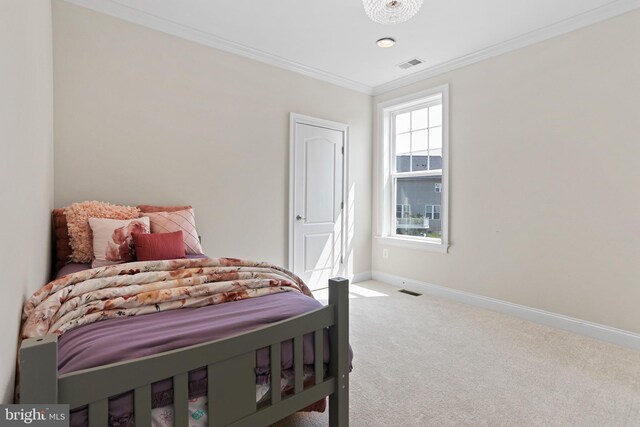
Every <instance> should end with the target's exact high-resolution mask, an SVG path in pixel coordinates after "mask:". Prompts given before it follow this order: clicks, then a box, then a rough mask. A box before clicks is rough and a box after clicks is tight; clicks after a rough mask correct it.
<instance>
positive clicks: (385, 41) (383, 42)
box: [376, 37, 396, 47]
mask: <svg viewBox="0 0 640 427" xmlns="http://www.w3.org/2000/svg"><path fill="white" fill-rule="evenodd" d="M376 44H377V45H378V46H379V47H391V46H393V45H394V44H396V41H395V40H394V39H392V38H391V37H384V38H381V39H380V40H378V41H377V42H376Z"/></svg>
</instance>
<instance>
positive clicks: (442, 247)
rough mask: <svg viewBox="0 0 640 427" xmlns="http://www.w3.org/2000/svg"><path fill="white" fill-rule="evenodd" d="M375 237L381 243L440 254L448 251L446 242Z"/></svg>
mask: <svg viewBox="0 0 640 427" xmlns="http://www.w3.org/2000/svg"><path fill="white" fill-rule="evenodd" d="M375 239H376V240H377V242H378V243H379V244H381V245H389V246H399V247H401V248H408V249H417V250H420V251H427V252H438V253H442V254H446V253H448V252H449V245H448V244H446V243H436V242H430V241H428V240H423V239H411V238H407V237H397V236H376V237H375Z"/></svg>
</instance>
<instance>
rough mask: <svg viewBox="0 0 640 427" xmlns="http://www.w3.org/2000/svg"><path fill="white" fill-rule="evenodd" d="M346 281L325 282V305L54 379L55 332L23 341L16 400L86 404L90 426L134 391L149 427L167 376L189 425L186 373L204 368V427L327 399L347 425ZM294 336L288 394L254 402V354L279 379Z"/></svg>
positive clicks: (239, 424)
mask: <svg viewBox="0 0 640 427" xmlns="http://www.w3.org/2000/svg"><path fill="white" fill-rule="evenodd" d="M348 289H349V281H348V280H346V279H343V278H335V279H330V280H329V304H328V305H327V306H324V307H322V308H319V309H316V310H314V311H311V312H309V313H305V314H302V315H299V316H296V317H293V318H290V319H286V320H283V321H281V322H277V323H274V324H271V325H269V326H265V327H262V328H259V329H255V330H252V331H249V332H246V333H242V334H238V335H234V336H231V337H228V338H224V339H220V340H215V341H209V342H206V343H202V344H197V345H193V346H189V347H185V348H181V349H177V350H172V351H167V352H164V353H160V354H155V355H152V356H146V357H141V358H138V359H133V360H128V361H125V362H118V363H112V364H109V365H104V366H99V367H96V368H91V369H85V370H82V371H77V372H72V373H68V374H64V375H58V360H57V335H47V336H44V337H41V338H31V339H27V340H24V341H23V342H22V345H21V347H20V403H63V404H69V406H70V408H71V409H74V408H78V407H82V406H85V405H88V407H89V425H90V427H103V426H107V425H108V415H109V411H108V409H109V408H108V399H109V397H111V396H115V395H118V394H120V393H124V392H127V391H131V390H133V391H134V407H135V424H136V427H145V426H151V384H152V383H154V382H156V381H160V380H163V379H166V378H173V390H174V414H175V415H174V416H175V418H174V420H175V426H176V427H183V426H184V427H186V426H188V420H189V415H188V373H189V371H191V370H194V369H198V368H201V367H203V366H206V367H207V374H208V378H209V381H208V393H207V394H208V401H209V415H208V422H209V427H220V426H234V427H243V426H246V427H256V426H268V425H270V424H272V423H274V422H276V421H278V420H280V419H282V418H285V417H286V416H288V415H291V414H293V413H295V412H297V411H299V410H301V409H303V408H305V407H306V406H309V405H311V404H312V403H314V402H317V401H318V400H320V399H322V398H324V397H325V396H329V425H330V426H331V427H344V426H348V425H349V356H348V352H349V292H348ZM325 328H329V342H330V355H331V359H330V362H329V367H328V372H327V373H328V375H327V376H326V377H325V376H324V367H323V363H322V360H323V357H322V355H323V333H324V330H325ZM308 333H313V334H314V347H315V349H314V352H315V365H314V369H315V384H313V385H308V386H306V387H305V386H304V385H303V362H302V337H303V336H304V335H306V334H308ZM291 339H293V349H294V373H295V386H294V393H293V394H292V395H290V396H282V395H281V393H280V391H279V388H278V387H276V389H275V390H274V389H272V391H271V392H272V396H271V401H270V402H268V403H267V404H266V405H264V404H261V405H260V407H257V405H256V401H255V400H256V399H255V396H256V394H255V391H256V389H255V385H256V375H255V362H256V357H255V352H256V350H258V349H261V348H264V347H270V352H271V375H272V378H279V377H280V373H281V367H280V362H281V361H280V359H281V357H280V356H281V355H280V345H281V343H282V342H283V341H288V340H291Z"/></svg>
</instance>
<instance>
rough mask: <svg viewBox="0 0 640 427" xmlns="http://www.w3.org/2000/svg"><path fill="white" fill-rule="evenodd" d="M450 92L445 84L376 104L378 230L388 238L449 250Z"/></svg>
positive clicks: (390, 241) (428, 247)
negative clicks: (448, 154)
mask: <svg viewBox="0 0 640 427" xmlns="http://www.w3.org/2000/svg"><path fill="white" fill-rule="evenodd" d="M447 93H448V88H447V87H446V86H442V87H439V88H436V89H434V90H431V91H426V92H423V93H420V94H416V95H413V96H409V97H405V98H402V99H399V100H396V101H389V102H385V103H383V104H380V105H379V106H378V124H379V131H378V132H379V133H378V158H379V167H378V170H377V173H378V201H379V203H378V212H377V216H378V232H377V234H378V237H380V238H383V239H387V241H388V242H389V243H392V244H399V245H405V244H407V245H408V246H413V247H415V246H416V245H418V246H422V247H424V248H425V249H435V250H440V251H443V250H444V251H446V248H447V244H448V240H447V235H448V232H447V200H448V197H447V196H448V195H447V176H448V170H447V169H448V168H447V152H448V147H447V140H448V138H447V135H448V119H447V108H448V99H447ZM394 209H395V212H394Z"/></svg>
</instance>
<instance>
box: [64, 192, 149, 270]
mask: <svg viewBox="0 0 640 427" xmlns="http://www.w3.org/2000/svg"><path fill="white" fill-rule="evenodd" d="M64 215H65V216H66V217H67V228H68V230H69V244H70V246H71V249H72V253H71V257H70V261H71V262H79V263H89V262H91V260H93V235H92V234H91V227H89V218H111V219H134V218H138V215H139V214H138V209H137V208H132V207H130V206H118V205H112V204H111V203H105V202H96V201H93V202H82V203H74V204H72V205H70V206H67V207H66V208H65V209H64Z"/></svg>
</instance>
